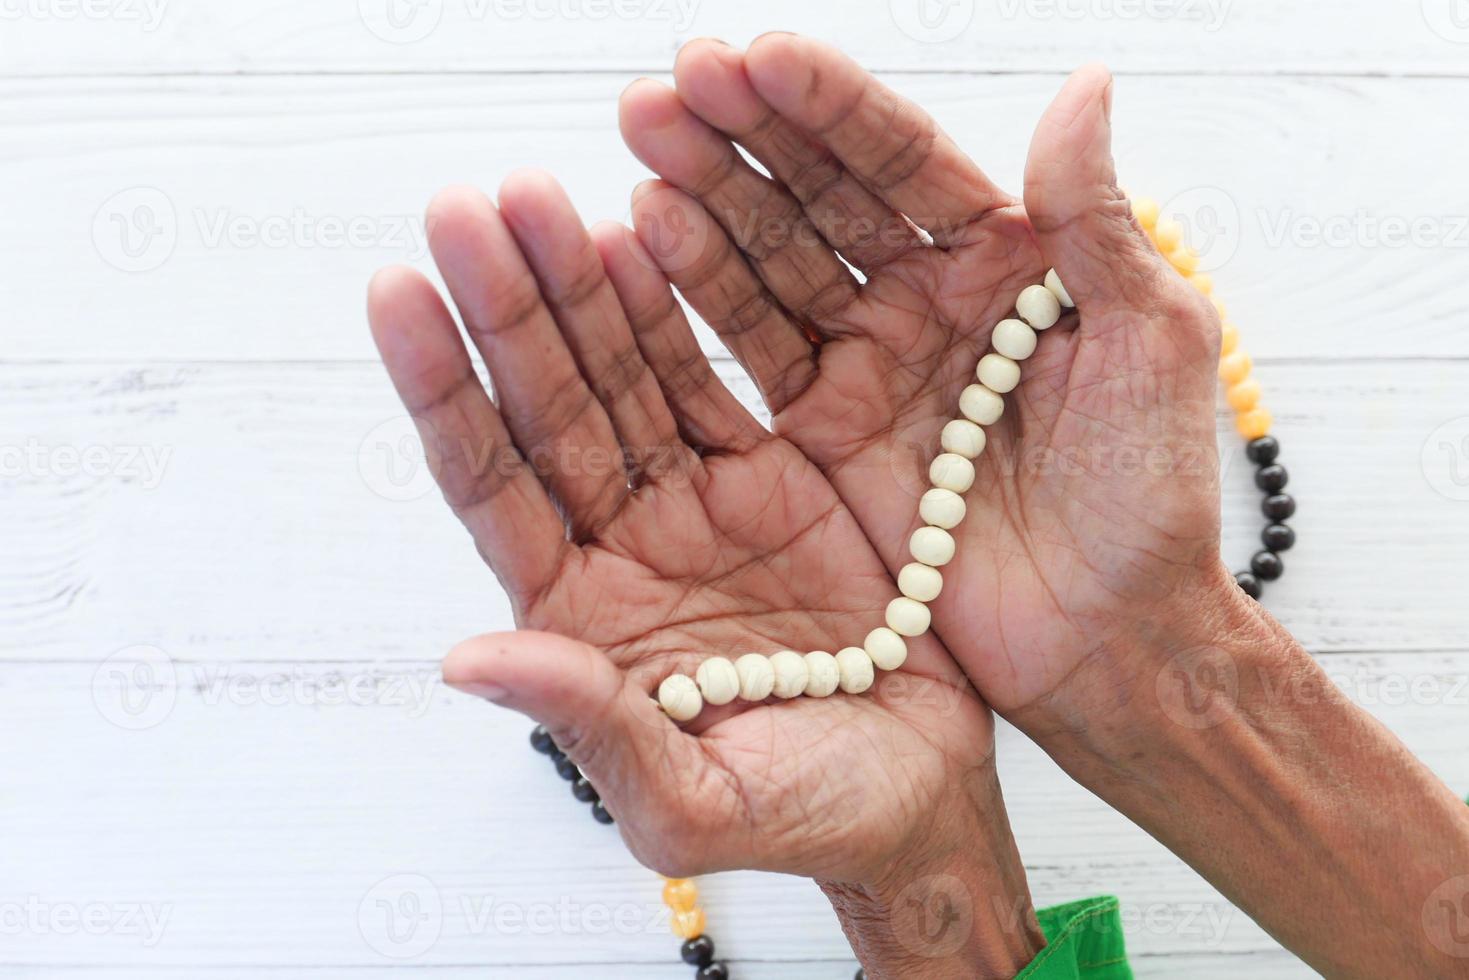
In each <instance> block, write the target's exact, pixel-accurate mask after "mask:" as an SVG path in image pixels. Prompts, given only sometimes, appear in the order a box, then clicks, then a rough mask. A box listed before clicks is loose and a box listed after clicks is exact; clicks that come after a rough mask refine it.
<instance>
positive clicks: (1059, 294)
mask: <svg viewBox="0 0 1469 980" xmlns="http://www.w3.org/2000/svg"><path fill="white" fill-rule="evenodd" d="M1046 288H1047V289H1049V290H1050V291H1051V295H1053V296H1055V297H1056V302H1058V303H1060V304H1061V305H1062V306H1064V307H1066V308H1067V309H1068V310H1069V309H1071V308H1072V307H1073V306H1075V305H1076V303H1075V301H1073V300H1072V298H1071V294H1070V293H1068V292H1067V291H1066V287H1065V286H1063V285H1061V277H1060V276H1058V275H1056V270H1055V269H1052V270H1051V271H1050V272H1047V273H1046Z"/></svg>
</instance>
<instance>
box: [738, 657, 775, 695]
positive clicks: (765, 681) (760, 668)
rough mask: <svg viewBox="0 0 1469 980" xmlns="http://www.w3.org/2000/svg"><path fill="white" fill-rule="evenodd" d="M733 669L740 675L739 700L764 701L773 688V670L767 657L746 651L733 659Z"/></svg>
mask: <svg viewBox="0 0 1469 980" xmlns="http://www.w3.org/2000/svg"><path fill="white" fill-rule="evenodd" d="M735 670H736V671H737V672H738V673H739V675H740V700H741V701H764V700H765V699H766V698H768V697H770V692H771V691H772V690H774V689H775V670H774V668H772V667H771V666H770V658H769V657H764V656H761V655H760V654H758V653H747V654H745V655H744V656H743V657H741V658H740V659H738V660H736V661H735Z"/></svg>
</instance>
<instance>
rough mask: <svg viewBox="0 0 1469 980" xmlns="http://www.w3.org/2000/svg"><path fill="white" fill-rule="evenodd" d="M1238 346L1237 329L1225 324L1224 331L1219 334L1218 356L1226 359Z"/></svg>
mask: <svg viewBox="0 0 1469 980" xmlns="http://www.w3.org/2000/svg"><path fill="white" fill-rule="evenodd" d="M1238 346H1239V328H1238V327H1236V326H1235V325H1234V324H1232V323H1229V322H1226V323H1225V324H1224V329H1223V330H1222V331H1221V332H1220V334H1219V356H1220V357H1221V358H1224V357H1228V356H1229V355H1230V354H1233V353H1234V351H1235V348H1237V347H1238Z"/></svg>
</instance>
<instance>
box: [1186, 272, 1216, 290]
mask: <svg viewBox="0 0 1469 980" xmlns="http://www.w3.org/2000/svg"><path fill="white" fill-rule="evenodd" d="M1188 281H1189V282H1191V283H1193V284H1194V288H1195V289H1197V290H1198V291H1199V292H1201V293H1203V294H1204V295H1205V296H1208V295H1209V294H1210V293H1212V292H1213V291H1214V277H1213V276H1211V275H1209V273H1207V272H1195V273H1194V274H1193V275H1191V276H1189V277H1188Z"/></svg>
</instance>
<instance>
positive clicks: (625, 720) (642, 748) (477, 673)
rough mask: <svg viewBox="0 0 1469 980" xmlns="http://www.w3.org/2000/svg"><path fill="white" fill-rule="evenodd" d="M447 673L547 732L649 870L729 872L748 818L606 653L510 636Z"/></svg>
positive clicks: (466, 649) (461, 658)
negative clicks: (735, 825)
mask: <svg viewBox="0 0 1469 980" xmlns="http://www.w3.org/2000/svg"><path fill="white" fill-rule="evenodd" d="M443 671H444V682H445V683H446V684H448V685H449V686H451V687H454V688H456V689H458V690H461V691H464V692H465V693H467V694H472V695H474V696H476V697H481V698H484V699H486V700H488V701H492V702H494V703H495V704H499V705H502V706H504V707H507V708H510V709H511V710H513V711H518V712H520V713H522V714H525V715H528V716H529V717H531V718H533V719H535V720H536V721H538V722H540V723H541V724H543V725H545V726H546V728H547V730H548V731H549V732H550V733H551V737H552V738H553V739H554V740H555V742H556V745H557V747H558V748H560V749H561V750H562V751H563V752H565V753H566V754H567V755H568V756H569V757H570V758H571V760H572V761H573V762H575V763H576V764H577V767H578V768H579V769H580V770H581V771H582V773H583V774H584V775H585V776H586V777H587V779H588V780H590V781H591V783H592V785H593V786H595V787H596V788H597V791H598V793H599V794H600V795H601V797H602V800H603V802H604V803H605V804H606V806H607V809H608V810H609V811H610V812H611V813H612V815H613V817H615V818H616V820H617V823H618V825H619V827H620V829H621V831H622V835H623V837H624V838H625V839H626V840H627V842H628V845H629V847H630V848H631V849H632V851H633V853H634V854H635V855H636V856H637V857H638V859H639V860H641V861H643V862H644V863H645V864H649V865H651V866H652V867H654V868H655V869H657V870H659V871H662V872H663V873H665V874H670V875H679V876H684V875H690V874H698V873H701V872H704V871H707V870H712V869H716V868H722V867H724V866H725V865H726V862H727V857H726V856H725V854H724V849H725V848H724V843H723V842H724V840H725V839H726V838H727V837H728V834H727V830H728V826H729V824H731V823H732V822H733V821H732V818H731V817H729V816H727V815H731V814H735V813H738V812H740V807H739V800H738V799H737V798H735V797H734V791H733V788H732V786H731V784H730V783H729V782H728V781H726V780H722V779H710V778H708V776H709V774H710V770H709V763H708V760H707V759H706V757H705V756H704V753H703V752H702V751H701V750H700V749H699V742H698V740H697V739H696V738H694V737H693V736H691V735H687V734H685V733H683V732H680V731H679V730H678V729H677V727H676V726H674V724H673V722H671V721H669V720H668V718H667V717H665V716H664V715H663V713H662V712H661V711H660V710H659V709H658V706H657V704H656V703H655V702H654V701H653V700H652V698H651V697H650V696H649V693H648V692H647V691H645V690H642V689H640V688H638V687H637V686H636V685H635V684H633V683H632V682H631V681H630V680H629V679H628V677H627V676H626V675H625V674H623V673H622V672H621V671H619V670H618V669H617V668H616V667H615V666H614V665H613V663H612V661H610V660H609V659H608V658H607V657H606V656H605V655H604V654H603V653H602V652H601V651H599V650H596V649H594V648H593V647H590V646H588V645H587V644H585V643H580V642H578V641H576V640H571V639H568V638H566V637H563V636H557V635H555V634H551V633H532V632H518V633H500V634H493V635H489V636H481V637H477V638H475V639H472V640H467V641H466V642H464V643H461V644H460V645H459V646H457V647H455V648H454V649H453V650H452V651H450V653H449V656H448V657H447V658H445V660H444V667H443Z"/></svg>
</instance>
